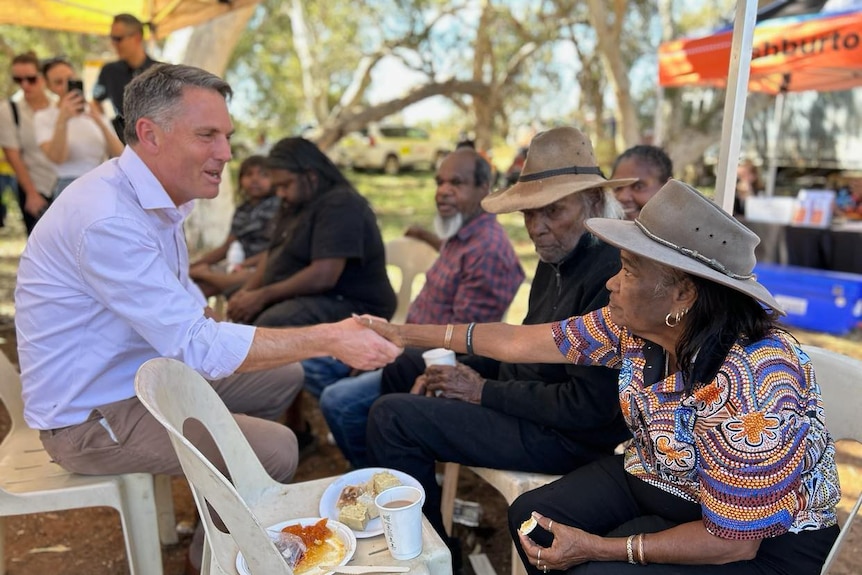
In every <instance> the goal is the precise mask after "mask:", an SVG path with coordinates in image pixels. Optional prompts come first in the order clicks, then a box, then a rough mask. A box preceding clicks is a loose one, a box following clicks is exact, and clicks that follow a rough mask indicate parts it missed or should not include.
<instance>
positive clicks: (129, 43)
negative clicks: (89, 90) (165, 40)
mask: <svg viewBox="0 0 862 575" xmlns="http://www.w3.org/2000/svg"><path fill="white" fill-rule="evenodd" d="M111 44H113V46H114V50H116V51H117V57H118V58H119V60H117V61H116V62H110V63H108V64H105V65H104V66H103V67H102V70H101V71H100V72H99V79H98V80H97V81H96V85H95V86H94V87H93V99H95V100H96V101H97V102H99V103H101V102H104V101H105V100H110V101H111V104H113V106H114V113H115V114H116V115H115V117H114V119H113V120H112V124H113V125H114V129H115V130H116V131H117V135H118V136H119V137H120V140H122V141H123V142H124V143H125V141H126V140H125V138H124V137H123V125H124V122H123V91H124V90H125V89H126V85H127V84H128V83H129V82H131V81H132V78H134V77H135V76H137V75H138V74H140V73H141V72H143V71H144V70H146V69H147V68H149V67H150V66H153V65H154V64H157V62H156V61H155V60H153V59H152V58H150V57H149V56H148V55H147V53H146V51H145V50H144V25H143V24H142V23H141V21H140V20H138V19H137V18H135V17H134V16H132V15H131V14H117V15H116V16H114V21H113V23H112V24H111Z"/></svg>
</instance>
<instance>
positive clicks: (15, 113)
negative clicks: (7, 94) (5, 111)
mask: <svg viewBox="0 0 862 575" xmlns="http://www.w3.org/2000/svg"><path fill="white" fill-rule="evenodd" d="M9 108H11V109H12V119H13V120H15V126H16V127H19V128H20V127H21V118H20V117H18V104H16V103H15V102H14V101H13V100H12V98H9Z"/></svg>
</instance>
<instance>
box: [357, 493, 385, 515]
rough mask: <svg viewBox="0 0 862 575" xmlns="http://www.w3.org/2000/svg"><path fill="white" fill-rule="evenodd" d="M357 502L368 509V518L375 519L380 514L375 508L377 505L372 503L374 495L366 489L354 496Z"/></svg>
mask: <svg viewBox="0 0 862 575" xmlns="http://www.w3.org/2000/svg"><path fill="white" fill-rule="evenodd" d="M356 502H357V503H361V504H363V505H364V506H365V508H366V509H367V510H368V517H369V519H376V518H377V517H379V516H380V511H379V510H378V509H377V505H376V504H375V503H374V495H372V494H371V493H368V492H367V491H366V492H365V493H363V494H362V495H360V496H359V497H357V498H356Z"/></svg>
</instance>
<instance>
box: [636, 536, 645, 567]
mask: <svg viewBox="0 0 862 575" xmlns="http://www.w3.org/2000/svg"><path fill="white" fill-rule="evenodd" d="M645 537H646V535H645V534H643V533H640V534H639V535H638V563H640V564H641V565H646V564H647V562H646V557H644V538H645Z"/></svg>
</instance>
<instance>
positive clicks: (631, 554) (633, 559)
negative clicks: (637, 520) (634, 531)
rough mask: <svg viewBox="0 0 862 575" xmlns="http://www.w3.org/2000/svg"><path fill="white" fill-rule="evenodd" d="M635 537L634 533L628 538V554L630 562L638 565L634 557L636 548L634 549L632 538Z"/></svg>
mask: <svg viewBox="0 0 862 575" xmlns="http://www.w3.org/2000/svg"><path fill="white" fill-rule="evenodd" d="M634 538H635V536H634V535H629V538H628V539H626V555H628V558H629V563H631V564H632V565H637V562H636V561H635V557H634V550H633V549H632V540H633V539H634Z"/></svg>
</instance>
